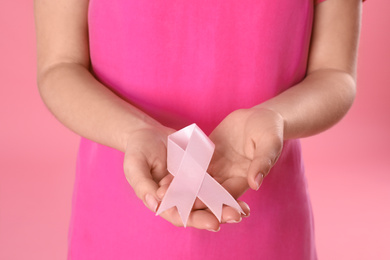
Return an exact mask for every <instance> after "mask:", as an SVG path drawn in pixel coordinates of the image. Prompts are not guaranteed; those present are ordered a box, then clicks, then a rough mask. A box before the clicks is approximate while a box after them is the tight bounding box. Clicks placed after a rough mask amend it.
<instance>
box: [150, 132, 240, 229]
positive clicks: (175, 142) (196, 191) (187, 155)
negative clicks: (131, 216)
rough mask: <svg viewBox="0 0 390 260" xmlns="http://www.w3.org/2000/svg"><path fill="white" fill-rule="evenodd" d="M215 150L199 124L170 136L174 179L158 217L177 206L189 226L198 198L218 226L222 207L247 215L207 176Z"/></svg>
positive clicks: (169, 152) (171, 164)
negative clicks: (211, 213)
mask: <svg viewBox="0 0 390 260" xmlns="http://www.w3.org/2000/svg"><path fill="white" fill-rule="evenodd" d="M214 148H215V145H214V144H213V142H212V141H211V140H210V139H209V138H208V137H207V135H206V134H205V133H203V131H202V130H201V129H200V128H199V127H198V126H197V125H196V124H192V125H189V126H187V127H185V128H183V129H181V130H179V131H177V132H175V133H173V134H171V135H169V136H168V151H167V153H168V154H167V166H168V171H169V172H170V173H171V174H172V175H173V176H175V177H174V178H173V180H172V182H171V184H170V185H169V187H168V190H167V192H166V194H165V196H164V198H163V200H162V202H161V204H160V207H159V208H158V211H157V213H156V215H159V214H161V213H162V212H164V211H165V210H167V209H169V208H171V207H174V206H176V207H177V210H178V212H179V214H180V218H181V220H182V221H183V224H184V226H186V225H187V220H188V216H189V215H190V212H191V209H192V207H193V205H194V202H195V199H196V197H198V198H199V199H200V200H201V201H203V203H204V204H206V206H207V207H208V208H209V209H210V210H211V212H213V214H214V215H215V216H216V217H217V219H218V220H219V222H221V217H222V206H223V204H226V205H228V206H230V207H233V208H235V209H237V210H238V211H239V212H241V213H243V214H244V212H243V211H242V209H241V207H240V205H239V204H238V203H237V201H236V200H235V199H234V198H233V197H232V196H231V195H230V194H229V192H227V190H225V189H224V188H223V187H222V186H221V185H220V184H219V183H218V182H217V181H216V180H214V178H213V177H211V176H210V175H209V174H208V173H207V168H208V166H209V164H210V160H211V158H212V156H213V153H214Z"/></svg>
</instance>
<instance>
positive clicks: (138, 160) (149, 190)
mask: <svg viewBox="0 0 390 260" xmlns="http://www.w3.org/2000/svg"><path fill="white" fill-rule="evenodd" d="M174 131H175V130H173V129H171V128H167V127H164V126H150V127H144V128H141V129H139V130H136V131H134V132H132V133H131V134H130V135H129V137H128V140H127V146H126V150H125V159H124V172H125V175H126V179H127V180H128V182H129V184H130V185H131V186H132V188H133V189H134V191H135V193H136V195H137V196H138V198H140V199H141V200H142V201H143V202H144V204H145V205H146V206H147V207H148V208H149V209H150V210H151V211H153V212H156V210H157V207H158V205H159V203H160V201H161V196H158V195H157V190H158V189H159V188H161V186H163V189H165V188H166V187H167V186H168V184H169V182H170V181H169V180H171V179H172V175H170V174H169V172H168V171H167V164H166V161H167V139H168V135H169V134H171V133H173V132H174ZM241 206H242V207H243V208H244V211H245V212H246V213H249V208H248V207H245V205H241ZM234 211H235V210H234ZM234 211H233V209H229V208H227V209H224V211H223V216H222V217H223V219H225V220H226V219H228V220H229V219H237V218H238V219H240V218H241V216H240V214H239V213H237V212H236V211H235V212H234ZM237 215H238V216H237ZM160 216H161V217H163V218H164V219H165V220H167V221H169V222H171V223H172V224H173V225H175V226H182V225H183V224H182V221H181V218H180V215H179V213H178V211H177V209H176V208H171V209H168V210H166V211H165V212H163V213H162V214H160ZM187 226H192V227H195V228H198V229H208V230H212V231H217V230H219V223H218V220H217V219H216V218H215V216H214V215H213V214H212V213H211V212H210V211H209V210H208V209H205V208H202V209H197V210H193V211H192V212H191V214H190V216H189V219H188V223H187Z"/></svg>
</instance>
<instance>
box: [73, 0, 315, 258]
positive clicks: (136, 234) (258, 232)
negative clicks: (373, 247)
mask: <svg viewBox="0 0 390 260" xmlns="http://www.w3.org/2000/svg"><path fill="white" fill-rule="evenodd" d="M313 8H314V1H313V0H281V1H272V0H240V1H237V0H224V1H220V0H207V1H201V0H185V1H182V0H164V1H162V0H143V1H141V0H114V1H113V0H90V5H89V18H88V19H89V20H88V22H89V39H90V55H91V62H92V68H93V72H94V74H95V76H96V78H97V79H98V80H99V81H101V82H102V83H104V84H105V85H106V86H107V87H109V88H111V89H112V90H113V91H114V92H116V93H117V94H118V95H120V96H121V97H123V98H124V99H126V100H128V102H130V103H132V104H133V105H135V106H137V107H139V108H141V109H142V110H143V111H145V112H146V113H148V114H149V115H150V116H152V117H154V118H155V119H157V120H159V121H160V122H162V123H163V124H165V125H167V126H170V127H172V128H175V129H180V128H182V127H185V126H187V125H189V124H191V123H196V124H198V126H199V127H200V128H202V129H203V130H204V131H205V132H206V133H210V132H211V131H212V130H213V129H214V128H215V127H216V126H217V125H218V123H219V122H220V121H221V120H222V119H223V118H224V117H225V116H226V115H228V114H229V113H230V112H232V111H234V110H236V109H239V108H249V107H252V106H254V105H257V104H259V103H261V102H263V101H265V100H267V99H269V98H272V97H274V96H275V95H277V94H279V93H281V92H282V91H284V90H286V89H288V88H289V87H291V86H294V85H295V84H296V83H298V82H300V81H301V80H303V79H304V77H305V73H306V66H307V59H308V50H309V45H310V38H311V29H312V21H313ZM123 158H124V155H123V153H121V152H119V151H116V150H114V149H112V148H109V147H106V146H103V145H100V144H97V143H94V142H92V141H90V140H87V139H84V138H82V140H81V143H80V149H79V154H78V162H77V172H76V180H75V186H74V194H73V204H72V206H73V208H72V217H71V223H70V229H69V252H68V257H69V259H94V260H97V259H115V260H119V259H153V260H156V259H202V260H205V259H213V260H218V259H224V260H225V259H300V260H305V259H316V250H315V243H314V232H313V218H312V209H311V204H310V200H309V196H308V191H307V182H306V179H305V175H304V168H303V163H302V158H301V147H300V143H299V140H291V141H287V142H285V146H284V150H283V153H282V155H281V157H280V159H279V161H278V163H277V164H276V165H275V167H274V168H273V170H272V171H271V173H270V174H269V175H268V177H267V178H266V179H265V180H264V183H263V185H262V187H261V189H260V190H259V191H257V192H255V191H248V192H247V193H246V194H244V195H243V196H242V197H241V199H242V200H244V201H246V202H247V203H248V204H249V206H250V207H251V216H250V217H249V218H246V219H243V221H242V222H241V223H239V224H227V225H223V226H222V228H221V230H220V232H218V233H213V232H209V231H203V230H196V229H193V228H186V229H185V228H177V227H174V226H173V225H172V224H170V223H168V222H167V221H165V220H164V219H162V218H160V217H156V216H155V215H154V214H153V213H152V212H151V211H150V210H149V209H147V208H146V207H145V206H144V205H143V203H142V202H141V200H139V199H138V198H137V197H136V195H135V194H134V192H133V190H132V188H131V187H130V185H129V184H128V183H127V181H126V178H125V176H124V173H123V168H122V164H123Z"/></svg>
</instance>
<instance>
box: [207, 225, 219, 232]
mask: <svg viewBox="0 0 390 260" xmlns="http://www.w3.org/2000/svg"><path fill="white" fill-rule="evenodd" d="M220 229H221V226H219V227H218V229H217V230H214V229H207V230H208V231H211V232H218V231H219V230H220Z"/></svg>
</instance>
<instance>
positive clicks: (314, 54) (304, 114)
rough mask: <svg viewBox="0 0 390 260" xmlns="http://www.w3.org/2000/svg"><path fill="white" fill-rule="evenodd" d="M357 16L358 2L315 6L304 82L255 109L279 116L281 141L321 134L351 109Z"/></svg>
mask: <svg viewBox="0 0 390 260" xmlns="http://www.w3.org/2000/svg"><path fill="white" fill-rule="evenodd" d="M360 15H361V1H359V0H346V1H335V0H328V1H325V2H323V3H321V4H318V5H316V8H315V16H314V18H315V20H314V28H313V36H312V42H311V49H310V55H309V64H308V71H307V77H306V78H305V80H303V81H302V82H301V83H299V84H298V85H296V86H294V87H292V88H290V89H288V90H287V91H285V92H283V93H281V94H280V95H278V96H277V97H275V98H273V99H271V100H269V101H267V102H265V103H263V104H261V105H259V107H264V108H268V109H271V110H274V111H276V112H278V113H280V114H281V115H282V117H283V119H284V139H291V138H300V137H306V136H310V135H314V134H317V133H319V132H322V131H324V130H326V129H328V128H329V127H331V126H333V125H334V124H335V123H337V122H338V121H339V120H340V119H341V118H342V117H343V116H344V115H345V114H346V113H347V111H348V109H349V108H350V107H351V105H352V102H353V100H354V97H355V91H356V57H357V47H358V38H359V31H360Z"/></svg>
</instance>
